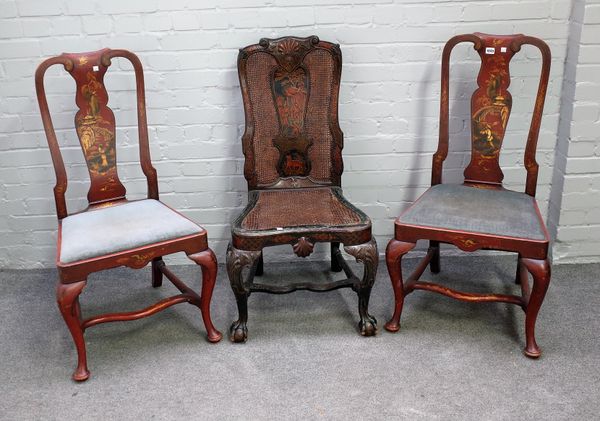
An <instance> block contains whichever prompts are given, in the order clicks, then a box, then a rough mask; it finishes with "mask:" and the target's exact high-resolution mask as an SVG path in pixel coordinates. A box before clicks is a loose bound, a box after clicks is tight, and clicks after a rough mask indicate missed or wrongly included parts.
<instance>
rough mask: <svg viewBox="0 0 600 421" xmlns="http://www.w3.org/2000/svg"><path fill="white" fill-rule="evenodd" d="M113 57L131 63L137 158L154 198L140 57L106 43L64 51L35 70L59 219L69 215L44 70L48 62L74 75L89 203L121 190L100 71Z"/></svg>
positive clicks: (107, 198)
mask: <svg viewBox="0 0 600 421" xmlns="http://www.w3.org/2000/svg"><path fill="white" fill-rule="evenodd" d="M114 57H123V58H125V59H127V60H129V61H130V62H131V64H132V65H133V69H134V73H135V80H136V91H137V117H138V135H139V148H140V149H139V150H140V163H141V166H142V170H143V172H144V175H145V176H146V179H147V184H148V198H151V199H158V182H157V175H156V170H155V169H154V167H153V166H152V162H151V159H150V147H149V144H148V123H147V120H146V100H145V93H144V74H143V69H142V63H141V62H140V60H139V58H138V57H137V56H136V55H135V54H133V53H132V52H130V51H127V50H111V49H108V48H105V49H103V50H99V51H93V52H88V53H63V54H61V55H60V56H56V57H52V58H49V59H47V60H45V61H44V62H42V63H41V64H40V65H39V66H38V68H37V70H36V72H35V87H36V93H37V98H38V103H39V107H40V113H41V115H42V121H43V124H44V130H45V132H46V138H47V140H48V146H49V148H50V154H51V156H52V163H53V165H54V172H55V173H56V185H55V186H54V199H55V202H56V213H57V216H58V218H59V219H62V218H64V217H66V216H67V215H68V212H67V205H66V201H65V192H66V190H67V173H66V170H65V164H64V161H63V158H62V154H61V151H60V146H59V144H58V141H57V138H56V133H55V131H54V126H53V124H52V117H51V115H50V111H49V108H48V102H47V99H46V92H45V89H44V75H45V73H46V70H47V69H48V68H49V67H50V66H53V65H55V64H62V65H63V67H64V68H65V70H66V71H67V72H69V74H70V75H71V76H72V77H73V79H75V83H76V89H77V91H76V96H75V102H76V104H77V107H78V108H79V111H78V112H77V114H76V115H75V129H76V131H77V136H78V138H79V143H80V145H81V148H82V150H83V155H84V157H85V160H86V164H87V167H88V172H89V175H90V181H91V185H90V190H89V192H88V202H89V203H90V204H91V205H94V204H99V203H104V202H109V201H114V200H120V199H124V198H125V194H126V190H125V186H123V184H122V183H121V181H120V180H119V177H118V174H117V165H116V144H115V117H114V114H113V112H112V110H111V109H110V108H109V107H108V106H107V103H108V93H107V91H106V88H105V86H104V74H105V73H106V71H107V70H108V67H109V66H110V65H111V59H112V58H114Z"/></svg>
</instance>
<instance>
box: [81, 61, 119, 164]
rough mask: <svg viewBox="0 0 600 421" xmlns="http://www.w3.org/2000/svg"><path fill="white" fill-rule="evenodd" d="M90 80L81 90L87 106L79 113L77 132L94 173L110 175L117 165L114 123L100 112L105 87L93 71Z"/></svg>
mask: <svg viewBox="0 0 600 421" xmlns="http://www.w3.org/2000/svg"><path fill="white" fill-rule="evenodd" d="M86 79H87V83H86V84H84V85H83V86H81V88H80V93H81V95H82V97H83V98H84V100H85V107H84V108H83V109H82V110H81V111H80V112H79V113H78V114H77V116H76V118H75V123H76V125H77V133H78V135H79V139H80V142H81V146H82V148H83V151H84V155H85V156H86V159H87V162H88V168H89V170H90V171H91V172H93V173H98V174H106V173H107V172H109V171H110V170H111V169H112V168H114V166H115V164H116V151H115V138H114V133H113V131H112V130H111V129H112V127H111V126H112V124H111V123H110V122H108V121H106V120H105V119H104V118H103V117H102V115H101V113H100V107H101V105H100V101H99V95H101V93H102V91H103V90H104V86H103V85H102V84H101V83H100V82H98V80H97V78H96V76H95V75H94V73H93V72H91V71H90V72H88V73H87V74H86Z"/></svg>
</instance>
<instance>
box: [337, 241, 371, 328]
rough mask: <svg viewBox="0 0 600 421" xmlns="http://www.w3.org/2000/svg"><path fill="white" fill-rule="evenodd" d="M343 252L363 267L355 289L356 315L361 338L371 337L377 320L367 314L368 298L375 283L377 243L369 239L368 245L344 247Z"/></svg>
mask: <svg viewBox="0 0 600 421" xmlns="http://www.w3.org/2000/svg"><path fill="white" fill-rule="evenodd" d="M344 250H345V251H346V253H348V254H350V255H351V256H353V257H354V258H355V259H356V261H357V262H361V263H363V265H364V272H363V277H362V280H361V282H360V284H359V285H358V287H357V288H356V292H357V294H358V313H359V315H360V322H359V323H358V329H359V331H360V334H361V335H363V336H373V335H375V334H376V333H377V319H375V317H373V316H371V315H370V314H369V298H370V297H371V289H372V288H373V283H374V282H375V275H376V274H377V266H378V264H379V253H378V252H377V243H376V242H375V239H371V241H369V242H368V243H364V244H359V245H356V246H344ZM332 257H333V256H332ZM336 261H337V259H336Z"/></svg>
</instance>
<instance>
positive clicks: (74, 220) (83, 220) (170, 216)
mask: <svg viewBox="0 0 600 421" xmlns="http://www.w3.org/2000/svg"><path fill="white" fill-rule="evenodd" d="M202 231H203V229H202V228H201V227H200V226H198V225H196V224H195V223H193V222H192V221H190V220H189V219H187V218H185V217H183V216H182V215H180V214H178V213H177V212H175V211H173V210H172V209H171V208H169V207H168V206H166V205H164V204H162V203H161V202H159V201H158V200H153V199H146V200H138V201H135V202H125V203H123V204H121V205H115V206H111V207H107V208H99V209H95V210H91V211H88V212H83V213H79V214H75V215H71V216H67V217H66V218H64V219H63V220H62V232H61V238H62V240H61V242H60V244H61V249H60V258H59V260H60V262H62V263H72V262H77V261H80V260H84V259H91V258H93V257H98V256H104V255H107V254H111V253H117V252H119V251H123V250H128V249H133V248H137V247H142V246H146V245H149V244H153V243H157V242H160V241H167V240H172V239H175V238H179V237H184V236H187V235H192V234H196V233H199V232H202Z"/></svg>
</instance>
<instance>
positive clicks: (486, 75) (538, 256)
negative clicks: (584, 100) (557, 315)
mask: <svg viewBox="0 0 600 421" xmlns="http://www.w3.org/2000/svg"><path fill="white" fill-rule="evenodd" d="M461 42H470V43H473V44H474V48H475V50H477V52H478V53H479V56H480V58H481V68H480V70H479V75H478V77H477V84H478V88H477V89H476V90H475V92H474V93H473V96H472V97H471V161H470V163H469V165H468V166H467V168H466V169H465V172H464V176H465V179H464V183H463V184H462V185H455V184H442V165H443V162H444V160H445V158H446V156H447V155H448V137H449V135H448V118H449V95H448V94H449V92H448V91H449V86H448V85H449V83H448V82H449V67H450V64H449V61H450V53H451V52H452V49H453V48H454V46H455V45H457V44H459V43H461ZM524 44H531V45H533V46H535V47H537V48H539V50H540V51H541V55H542V70H541V76H540V81H539V86H538V91H537V97H536V101H535V106H534V110H533V115H532V119H531V126H530V129H529V135H528V137H527V143H526V146H525V161H524V162H525V169H526V171H527V179H526V184H525V192H524V193H521V192H516V191H511V190H507V189H505V188H503V187H502V179H503V173H502V170H501V169H500V166H499V154H500V148H501V146H502V140H503V138H504V133H505V130H506V125H507V123H508V118H509V115H510V112H511V107H512V99H511V95H510V92H509V91H508V87H509V84H510V74H509V63H510V60H511V58H512V57H513V55H514V54H515V53H517V52H518V51H519V50H520V49H521V46H522V45H524ZM549 72H550V49H549V48H548V45H547V44H546V43H545V42H543V41H542V40H540V39H537V38H534V37H529V36H524V35H508V36H496V35H487V34H481V33H475V34H468V35H458V36H455V37H454V38H452V39H450V40H449V41H448V42H447V43H446V46H445V47H444V51H443V55H442V87H441V106H440V134H439V144H438V149H437V152H436V153H435V154H434V156H433V170H432V180H431V181H432V182H431V188H429V189H428V190H427V191H426V192H425V193H423V195H422V196H421V197H419V198H418V199H417V200H416V201H415V203H414V204H413V205H412V206H411V207H409V208H408V209H407V210H406V211H405V212H404V213H403V214H402V215H401V216H400V217H398V219H397V220H396V221H395V234H394V239H393V240H391V241H390V243H389V244H388V247H387V251H386V261H387V267H388V271H389V273H390V277H391V280H392V285H393V288H394V294H395V310H394V314H393V316H392V318H391V319H390V320H389V321H388V322H387V324H386V325H385V328H386V329H387V330H389V331H391V332H396V331H398V330H399V329H400V315H401V313H402V307H403V304H404V298H405V296H406V295H408V294H409V293H411V292H413V291H414V290H419V289H420V290H427V291H433V292H437V293H440V294H444V295H446V296H449V297H452V298H456V299H459V300H463V301H471V302H488V301H499V302H506V303H512V304H516V305H518V306H520V307H521V308H523V310H524V311H525V336H526V346H525V350H524V353H525V355H527V356H529V357H532V358H536V357H539V356H540V354H541V350H540V348H539V347H538V345H537V343H536V341H535V335H534V329H535V322H536V318H537V315H538V311H539V309H540V307H541V305H542V301H543V300H544V296H545V294H546V290H547V289H548V285H549V282H550V262H549V260H548V247H549V241H550V240H549V236H548V232H547V230H546V227H545V225H544V221H543V219H542V217H541V215H540V211H539V209H538V205H537V202H536V200H535V191H536V185H537V175H538V164H537V162H536V159H535V152H536V146H537V140H538V134H539V129H540V123H541V119H542V110H543V107H544V99H545V96H546V88H547V85H548V76H549ZM421 239H425V240H429V242H430V243H429V244H430V247H429V251H428V252H427V255H426V257H425V258H424V259H423V260H422V261H421V263H420V264H419V265H418V266H417V268H416V269H415V271H414V272H413V274H412V275H410V276H409V278H408V279H407V280H406V282H404V281H403V279H402V269H401V259H402V256H404V255H405V254H406V253H408V252H409V251H410V250H412V249H413V248H414V247H415V245H416V242H417V240H421ZM440 243H449V244H453V245H455V246H457V247H458V248H460V249H461V250H464V251H475V250H479V249H491V250H505V251H510V252H515V253H518V255H519V257H518V267H517V278H516V282H517V283H520V284H521V290H522V291H521V292H522V294H521V296H516V295H504V294H474V293H465V292H461V291H455V290H452V289H449V288H446V287H445V286H442V285H438V284H434V283H431V282H423V281H419V278H420V277H421V275H422V274H423V272H424V270H425V268H426V267H427V265H428V264H429V265H430V268H431V271H432V272H433V273H438V272H439V271H440V249H439V245H440ZM528 272H529V273H531V275H532V277H533V287H532V288H530V286H529V280H528V274H527V273H528Z"/></svg>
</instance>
